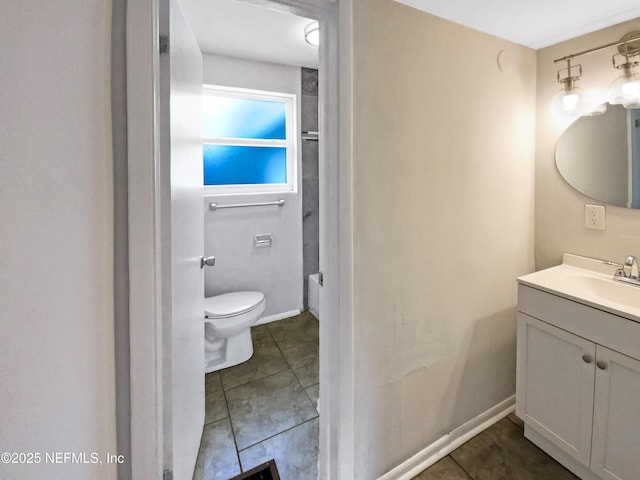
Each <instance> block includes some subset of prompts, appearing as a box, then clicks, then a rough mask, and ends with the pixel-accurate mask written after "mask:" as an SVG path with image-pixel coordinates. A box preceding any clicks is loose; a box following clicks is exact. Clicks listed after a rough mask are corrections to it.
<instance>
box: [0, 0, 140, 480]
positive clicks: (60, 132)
mask: <svg viewBox="0 0 640 480" xmlns="http://www.w3.org/2000/svg"><path fill="white" fill-rule="evenodd" d="M110 20H111V2H110V1H103V0H88V1H84V2H78V1H73V0H61V1H56V2H42V1H39V0H10V1H9V2H3V3H2V16H1V17H0V44H1V45H2V60H1V62H2V67H1V68H0V225H1V227H0V378H1V379H2V380H1V381H2V392H1V393H0V406H1V407H2V408H1V410H0V451H1V452H24V453H26V452H32V453H34V452H35V453H40V454H41V457H40V463H34V464H30V465H29V464H23V465H21V464H4V465H0V477H1V478H3V479H5V478H20V479H25V480H30V479H42V478H65V479H69V480H75V479H78V480H80V479H88V478H91V479H96V480H101V479H114V478H116V476H117V475H116V465H115V464H107V463H105V462H104V461H105V457H104V455H105V454H106V453H107V452H109V453H112V454H115V453H117V451H116V433H115V392H114V391H115V378H114V339H113V337H114V333H113V329H114V316H113V200H114V199H113V184H112V168H113V162H112V147H111V114H110V112H111V109H110V98H111V97H110V82H109V74H110V68H109V59H110V43H111V40H110V37H111V21H110ZM56 452H60V453H61V454H63V453H64V452H74V453H76V454H82V453H84V454H86V455H87V460H88V461H91V457H90V454H91V453H92V452H96V453H98V454H99V456H100V458H99V459H100V460H102V461H103V464H102V465H92V464H77V463H71V462H70V461H69V460H67V463H64V464H53V463H51V462H50V461H49V462H47V459H46V457H45V453H56ZM33 460H34V462H36V461H37V460H36V459H35V458H34V459H33ZM129 460H130V459H129V458H127V461H129Z"/></svg>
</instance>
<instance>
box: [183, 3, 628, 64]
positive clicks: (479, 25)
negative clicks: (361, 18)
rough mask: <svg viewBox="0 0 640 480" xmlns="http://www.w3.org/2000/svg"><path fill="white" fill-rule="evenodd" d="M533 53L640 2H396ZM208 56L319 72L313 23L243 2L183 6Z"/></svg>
mask: <svg viewBox="0 0 640 480" xmlns="http://www.w3.org/2000/svg"><path fill="white" fill-rule="evenodd" d="M396 1H398V2H400V3H403V4H405V5H409V6H411V7H414V8H417V9H420V10H423V11H425V12H428V13H431V14H433V15H436V16H438V17H442V18H446V19H448V20H451V21H453V22H456V23H460V24H462V25H466V26H468V27H471V28H473V29H476V30H480V31H482V32H486V33H489V34H492V35H495V36H498V37H501V38H504V39H507V40H510V41H512V42H515V43H519V44H521V45H525V46H527V47H531V48H533V49H539V48H543V47H546V46H549V45H553V44H555V43H558V42H562V41H564V40H568V39H570V38H574V37H577V36H580V35H584V34H586V33H590V32H593V31H595V30H599V29H601V28H605V27H608V26H611V25H615V24H617V23H620V22H623V21H626V20H631V19H633V18H637V17H640V0H606V1H605V0H562V1H558V0H455V1H451V0H396ZM180 3H181V5H182V8H183V10H184V13H185V16H186V17H187V20H188V21H189V24H190V25H191V28H192V29H193V32H194V34H195V36H196V39H197V41H198V44H199V45H200V50H202V52H203V53H217V54H220V55H228V56H233V57H240V58H248V59H252V60H262V61H266V62H274V63H282V64H285V65H295V66H302V67H309V68H318V49H317V47H312V46H311V45H309V44H307V43H306V42H305V40H304V27H305V26H306V25H308V24H309V23H310V22H311V21H312V20H310V19H308V18H303V17H297V16H294V15H290V14H285V13H280V12H276V11H272V10H267V9H265V8H260V7H256V6H253V5H248V4H244V3H242V2H241V1H237V0H181V2H180Z"/></svg>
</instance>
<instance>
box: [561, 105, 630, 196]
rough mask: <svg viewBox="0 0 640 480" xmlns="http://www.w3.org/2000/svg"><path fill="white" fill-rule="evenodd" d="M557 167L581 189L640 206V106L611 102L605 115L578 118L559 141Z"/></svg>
mask: <svg viewBox="0 0 640 480" xmlns="http://www.w3.org/2000/svg"><path fill="white" fill-rule="evenodd" d="M556 166H557V168H558V171H559V172H560V175H562V177H563V178H564V179H565V180H566V181H567V183H569V185H571V186H572V187H573V188H575V189H576V190H578V191H579V192H582V193H584V194H585V195H587V196H589V197H591V198H594V199H596V200H599V201H601V202H604V203H608V204H610V205H618V206H620V207H628V208H640V109H626V108H624V107H623V106H622V105H608V108H607V112H606V113H605V114H604V115H598V116H594V117H580V118H578V119H577V120H576V121H575V122H574V123H572V124H571V126H569V128H567V130H565V132H564V133H563V134H562V136H561V137H560V140H559V141H558V146H557V147H556Z"/></svg>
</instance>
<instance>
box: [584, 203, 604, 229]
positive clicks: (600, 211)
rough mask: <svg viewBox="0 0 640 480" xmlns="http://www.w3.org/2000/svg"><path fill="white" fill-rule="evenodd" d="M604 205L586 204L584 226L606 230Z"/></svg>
mask: <svg viewBox="0 0 640 480" xmlns="http://www.w3.org/2000/svg"><path fill="white" fill-rule="evenodd" d="M604 219H605V213H604V205H585V206H584V226H585V227H586V228H591V229H594V230H604Z"/></svg>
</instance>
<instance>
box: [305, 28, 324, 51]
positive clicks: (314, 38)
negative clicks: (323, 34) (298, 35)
mask: <svg viewBox="0 0 640 480" xmlns="http://www.w3.org/2000/svg"><path fill="white" fill-rule="evenodd" d="M304 39H305V40H306V42H307V43H308V44H309V45H313V46H314V47H317V46H318V45H320V24H319V23H318V22H311V23H310V24H309V25H307V26H306V27H304Z"/></svg>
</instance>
